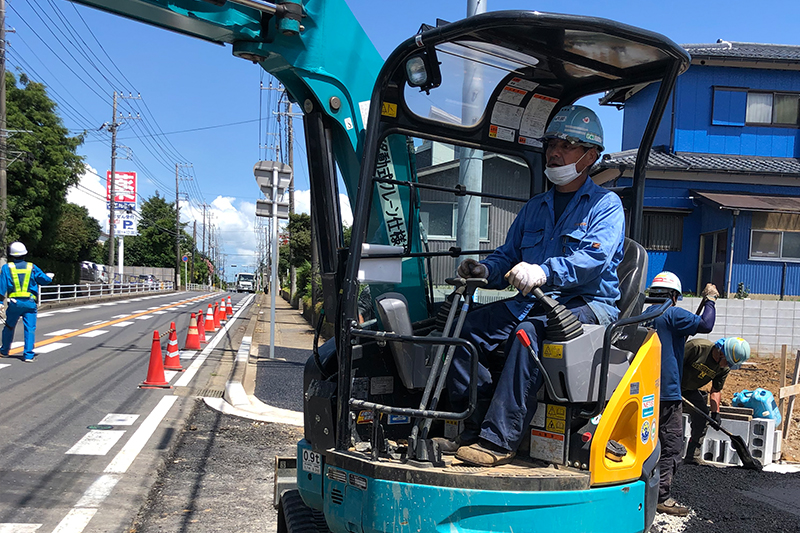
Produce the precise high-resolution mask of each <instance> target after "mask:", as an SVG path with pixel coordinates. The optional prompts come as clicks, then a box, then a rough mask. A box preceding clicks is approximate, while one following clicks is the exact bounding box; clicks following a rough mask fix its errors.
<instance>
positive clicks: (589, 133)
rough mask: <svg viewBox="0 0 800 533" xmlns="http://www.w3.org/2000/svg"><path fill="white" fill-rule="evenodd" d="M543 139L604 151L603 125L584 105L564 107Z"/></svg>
mask: <svg viewBox="0 0 800 533" xmlns="http://www.w3.org/2000/svg"><path fill="white" fill-rule="evenodd" d="M543 139H562V140H565V141H571V142H575V143H580V144H590V145H592V146H594V147H596V148H597V149H598V150H599V151H601V152H602V151H603V150H604V147H603V125H602V124H600V119H599V118H597V115H596V114H595V112H594V111H592V110H591V109H589V108H588V107H584V106H582V105H568V106H564V107H562V108H561V109H560V110H559V111H558V113H556V116H554V117H553V120H551V121H550V124H548V125H547V130H546V131H545V133H544V137H543Z"/></svg>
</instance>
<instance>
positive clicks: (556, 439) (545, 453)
mask: <svg viewBox="0 0 800 533" xmlns="http://www.w3.org/2000/svg"><path fill="white" fill-rule="evenodd" d="M565 445H566V438H565V437H564V435H559V434H558V433H552V432H550V431H540V430H538V429H532V430H531V449H530V454H531V457H533V458H534V459H541V460H542V461H548V462H551V463H563V462H564V450H565Z"/></svg>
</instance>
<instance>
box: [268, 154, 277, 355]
mask: <svg viewBox="0 0 800 533" xmlns="http://www.w3.org/2000/svg"><path fill="white" fill-rule="evenodd" d="M271 220H272V283H270V289H269V293H270V310H269V318H270V325H269V358H270V359H275V293H276V292H277V290H278V167H277V166H274V167H272V218H271Z"/></svg>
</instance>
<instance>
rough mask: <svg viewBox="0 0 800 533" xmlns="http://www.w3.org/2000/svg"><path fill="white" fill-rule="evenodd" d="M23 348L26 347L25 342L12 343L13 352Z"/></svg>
mask: <svg viewBox="0 0 800 533" xmlns="http://www.w3.org/2000/svg"><path fill="white" fill-rule="evenodd" d="M23 346H25V342H24V341H15V342H12V343H11V349H12V350H15V349H17V348H22V347H23ZM9 353H10V352H9Z"/></svg>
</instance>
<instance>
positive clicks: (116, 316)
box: [109, 208, 131, 318]
mask: <svg viewBox="0 0 800 533" xmlns="http://www.w3.org/2000/svg"><path fill="white" fill-rule="evenodd" d="M109 209H110V208H109ZM129 316H131V314H130V313H123V314H121V315H114V316H112V317H111V318H128V317H129Z"/></svg>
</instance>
